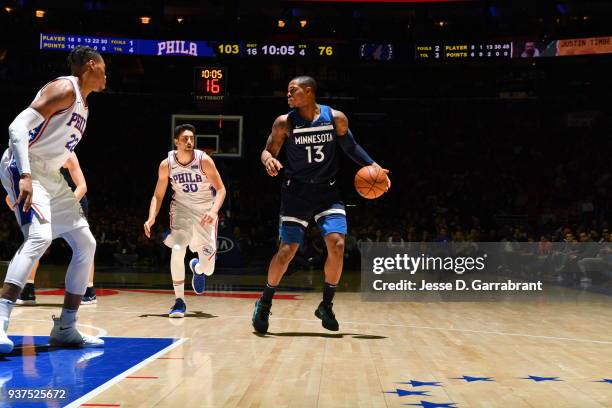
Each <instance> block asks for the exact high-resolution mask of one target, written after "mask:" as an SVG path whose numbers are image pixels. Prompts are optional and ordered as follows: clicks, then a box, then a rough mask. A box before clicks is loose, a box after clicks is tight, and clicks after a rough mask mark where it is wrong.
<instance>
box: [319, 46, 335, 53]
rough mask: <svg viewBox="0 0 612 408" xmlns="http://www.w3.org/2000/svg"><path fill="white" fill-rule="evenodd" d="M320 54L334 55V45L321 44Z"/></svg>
mask: <svg viewBox="0 0 612 408" xmlns="http://www.w3.org/2000/svg"><path fill="white" fill-rule="evenodd" d="M319 55H327V56H331V55H334V47H332V46H330V45H327V46H326V45H319Z"/></svg>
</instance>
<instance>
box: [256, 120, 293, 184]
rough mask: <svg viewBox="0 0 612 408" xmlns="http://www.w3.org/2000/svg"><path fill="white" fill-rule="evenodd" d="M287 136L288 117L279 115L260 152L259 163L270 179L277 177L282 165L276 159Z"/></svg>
mask: <svg viewBox="0 0 612 408" xmlns="http://www.w3.org/2000/svg"><path fill="white" fill-rule="evenodd" d="M288 136H289V121H288V115H280V116H279V117H278V118H276V120H275V121H274V124H273V125H272V132H270V136H268V141H267V142H266V148H265V149H264V150H263V151H262V152H261V163H262V164H263V165H264V167H265V168H266V171H267V172H268V174H269V175H270V176H272V177H274V176H276V175H278V172H279V171H280V169H282V168H283V165H282V164H281V162H280V161H278V160H277V159H276V158H277V157H278V154H279V153H280V150H281V147H283V143H285V140H287V137H288Z"/></svg>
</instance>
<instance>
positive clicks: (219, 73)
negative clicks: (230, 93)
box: [193, 66, 227, 102]
mask: <svg viewBox="0 0 612 408" xmlns="http://www.w3.org/2000/svg"><path fill="white" fill-rule="evenodd" d="M194 76H195V78H194V92H193V93H194V96H195V100H196V102H207V101H217V102H221V101H223V99H224V98H225V96H226V95H227V70H226V69H225V67H219V66H205V67H197V68H196V69H195V74H194Z"/></svg>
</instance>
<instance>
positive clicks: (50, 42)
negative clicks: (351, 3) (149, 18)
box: [39, 33, 340, 59]
mask: <svg viewBox="0 0 612 408" xmlns="http://www.w3.org/2000/svg"><path fill="white" fill-rule="evenodd" d="M79 45H87V46H89V47H92V48H94V49H95V50H97V51H98V52H100V53H102V54H128V55H157V56H187V57H228V58H231V57H244V58H263V57H268V56H269V57H293V58H299V59H302V58H309V57H316V58H323V59H329V58H330V57H334V56H336V54H337V53H338V51H339V50H338V48H339V47H340V45H338V44H328V43H306V42H274V43H270V42H256V41H199V40H198V41H190V40H177V39H168V40H145V39H139V38H119V37H96V36H89V35H76V34H47V33H41V34H40V40H39V48H40V49H41V50H55V51H70V50H71V49H73V48H75V47H77V46H79Z"/></svg>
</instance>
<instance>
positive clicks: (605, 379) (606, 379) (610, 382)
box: [593, 378, 612, 384]
mask: <svg viewBox="0 0 612 408" xmlns="http://www.w3.org/2000/svg"><path fill="white" fill-rule="evenodd" d="M593 382H605V383H608V384H612V378H604V379H602V380H599V381H593Z"/></svg>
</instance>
